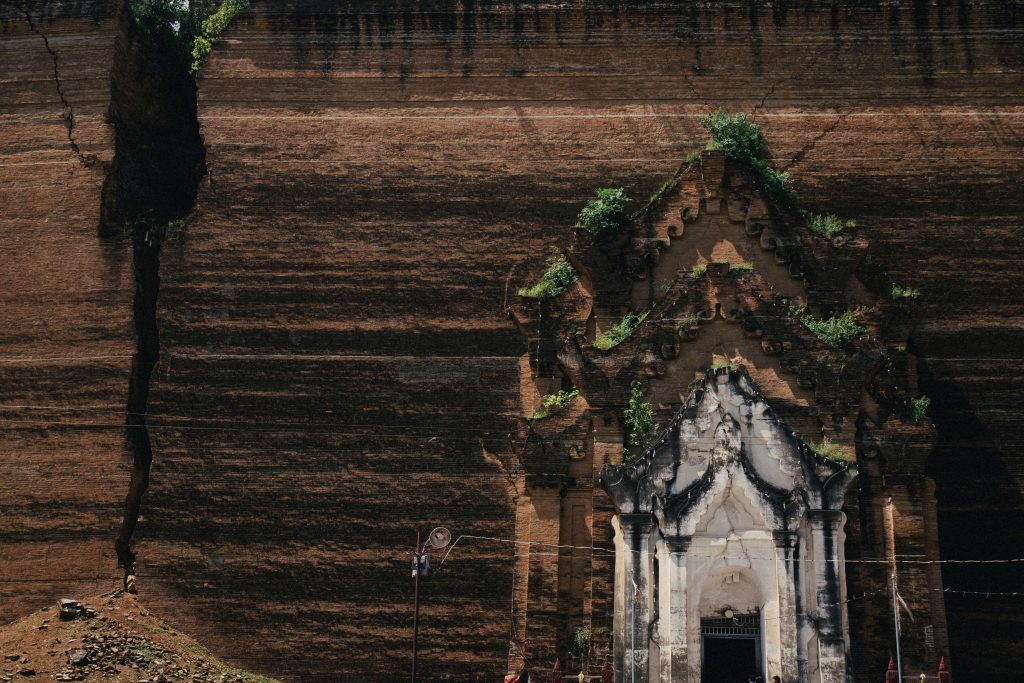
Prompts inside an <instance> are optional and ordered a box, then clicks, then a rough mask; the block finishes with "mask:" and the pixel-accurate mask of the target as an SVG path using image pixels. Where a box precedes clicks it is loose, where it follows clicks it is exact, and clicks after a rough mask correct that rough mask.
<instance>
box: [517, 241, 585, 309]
mask: <svg viewBox="0 0 1024 683" xmlns="http://www.w3.org/2000/svg"><path fill="white" fill-rule="evenodd" d="M547 266H548V267H547V270H545V271H544V274H543V275H541V276H540V280H538V281H537V284H535V285H533V286H532V287H523V288H521V289H520V290H519V296H526V297H530V298H533V299H550V298H551V297H553V296H558V295H559V294H561V293H563V292H565V291H566V290H567V289H569V288H570V287H572V286H573V285H574V284H576V281H577V280H579V279H580V275H579V273H577V272H576V269H575V268H573V267H572V264H571V263H569V259H567V258H566V257H565V254H563V253H561V252H560V251H559V250H558V249H557V248H556V249H553V250H552V253H551V256H549V257H548V260H547Z"/></svg>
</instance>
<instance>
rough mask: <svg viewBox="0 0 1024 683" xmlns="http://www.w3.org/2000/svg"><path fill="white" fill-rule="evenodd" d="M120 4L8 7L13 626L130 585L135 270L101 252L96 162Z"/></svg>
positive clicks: (5, 515) (5, 291) (105, 131)
mask: <svg viewBox="0 0 1024 683" xmlns="http://www.w3.org/2000/svg"><path fill="white" fill-rule="evenodd" d="M114 6H115V3H113V2H99V1H97V2H80V3H41V2H37V3H32V2H22V3H8V2H0V43H2V45H0V74H3V76H2V79H0V207H3V208H2V210H0V405H2V407H0V482H2V483H0V621H2V622H7V621H10V620H12V619H14V618H15V617H16V616H18V615H20V614H23V613H24V612H25V611H27V610H29V609H32V608H35V607H38V606H39V605H40V603H46V602H49V601H50V598H51V597H52V596H53V595H54V594H56V593H60V594H64V593H65V592H76V593H79V594H82V593H94V592H99V591H100V590H106V589H108V588H109V587H111V586H113V585H116V583H115V582H116V581H117V570H116V568H115V566H114V564H115V563H114V559H113V558H114V553H113V546H112V544H111V542H110V539H111V538H112V537H113V536H112V535H113V534H114V533H115V532H116V528H117V523H118V520H119V518H120V514H121V511H120V502H121V500H122V499H123V496H124V480H123V474H124V472H123V469H122V466H121V463H122V444H123V441H124V429H123V424H124V400H125V390H126V386H127V381H128V362H129V359H130V356H131V353H132V350H133V348H134V343H133V339H132V333H131V327H130V320H131V293H132V280H131V278H132V274H131V258H130V256H129V255H128V254H127V253H126V252H125V251H124V250H123V248H122V245H120V244H118V243H116V240H115V241H113V242H101V241H100V240H98V239H97V238H96V220H97V217H98V214H99V204H98V203H97V197H98V196H99V191H100V186H101V184H102V182H103V169H102V167H101V165H100V164H99V163H92V162H91V159H89V156H95V157H97V161H98V162H102V161H106V160H109V159H110V158H111V157H112V156H113V137H112V135H111V131H110V130H109V128H108V126H107V125H106V123H105V122H104V117H103V115H104V112H105V110H106V107H107V103H108V101H109V76H108V72H109V69H110V60H111V58H112V56H113V51H112V46H113V39H114V21H113V18H112V15H113V10H114ZM21 8H24V10H26V11H28V13H29V17H31V23H30V22H29V21H28V20H26V17H25V13H24V11H22V9H21ZM44 38H45V39H44ZM55 60H56V62H55ZM55 63H56V68H57V72H56V77H55V73H54V67H55ZM62 97H63V99H64V102H66V103H67V104H68V105H70V108H71V109H70V110H67V109H65V106H64V102H62ZM69 112H73V117H74V118H73V121H74V126H73V129H72V138H73V140H74V141H75V144H76V145H77V146H78V148H79V153H76V152H75V150H74V149H73V148H72V146H71V144H70V142H69V139H68V127H67V118H66V115H67V114H68V113H69ZM80 155H82V156H85V159H83V158H82V156H80ZM83 161H85V162H86V163H83ZM86 164H89V165H86Z"/></svg>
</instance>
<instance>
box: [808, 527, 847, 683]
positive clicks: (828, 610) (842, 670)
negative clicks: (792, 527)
mask: <svg viewBox="0 0 1024 683" xmlns="http://www.w3.org/2000/svg"><path fill="white" fill-rule="evenodd" d="M807 517H808V519H809V521H810V524H811V537H812V539H813V540H812V543H811V545H812V547H813V553H814V554H813V557H811V558H810V559H811V560H812V561H811V563H810V564H811V571H812V572H813V573H812V577H813V579H814V580H813V582H812V585H814V587H815V591H814V592H815V604H816V608H817V610H816V611H817V620H816V630H817V633H818V668H819V674H820V682H821V683H845V681H846V640H845V638H844V634H843V618H842V610H841V606H840V600H841V597H842V592H841V591H840V583H841V582H842V581H843V580H844V575H845V572H844V571H843V567H842V566H841V564H840V560H841V558H842V552H841V549H840V548H839V538H840V535H839V525H840V524H841V523H842V519H843V513H842V511H840V510H808V511H807Z"/></svg>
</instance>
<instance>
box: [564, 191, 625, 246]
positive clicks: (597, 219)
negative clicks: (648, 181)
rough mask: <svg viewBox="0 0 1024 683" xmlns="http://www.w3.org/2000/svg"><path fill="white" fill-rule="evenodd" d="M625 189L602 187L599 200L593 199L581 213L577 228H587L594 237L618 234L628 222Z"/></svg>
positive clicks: (598, 192)
mask: <svg viewBox="0 0 1024 683" xmlns="http://www.w3.org/2000/svg"><path fill="white" fill-rule="evenodd" d="M628 202H629V198H628V197H626V190H625V188H621V187H617V188H612V187H602V188H601V189H599V190H598V191H597V199H591V200H590V201H589V202H587V205H586V206H584V207H583V210H582V211H580V215H579V217H578V218H577V220H576V226H577V227H580V228H586V229H587V230H589V231H590V232H591V234H593V235H594V237H606V236H608V235H612V234H614V233H617V232H618V231H619V230H620V229H621V228H622V226H623V224H625V222H626V204H627V203H628Z"/></svg>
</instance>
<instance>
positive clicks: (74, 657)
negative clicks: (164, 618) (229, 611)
mask: <svg viewBox="0 0 1024 683" xmlns="http://www.w3.org/2000/svg"><path fill="white" fill-rule="evenodd" d="M57 608H58V612H57V613H58V615H59V617H60V620H61V621H63V622H68V621H84V622H87V623H84V624H79V625H78V628H74V629H60V630H58V628H57V627H56V626H54V628H52V629H51V624H50V620H49V619H43V620H42V621H41V622H40V623H39V624H38V625H37V626H34V627H33V629H34V630H36V631H50V632H51V634H52V635H54V636H64V637H63V639H62V638H61V637H54V638H52V640H50V639H49V637H48V640H49V642H47V645H48V646H49V648H50V649H49V650H48V651H47V652H46V654H47V655H48V656H49V657H51V658H53V657H60V658H61V659H62V660H63V661H64V664H63V668H62V669H61V670H60V671H58V672H57V673H55V674H53V678H54V679H55V680H57V681H103V680H108V681H109V680H115V681H127V680H130V681H134V682H136V683H252V681H253V677H252V676H250V675H243V674H242V673H236V672H234V671H230V670H227V669H226V668H225V666H224V665H223V664H222V663H220V662H218V661H216V660H214V661H206V660H207V659H213V658H212V657H210V656H209V655H208V653H206V651H205V650H203V649H202V648H199V647H189V648H188V650H189V651H188V652H179V651H175V650H170V649H167V648H166V647H163V646H161V645H160V644H159V643H157V642H155V641H154V640H153V639H151V638H148V637H146V636H145V635H141V634H139V633H138V632H135V626H139V627H141V628H142V629H144V630H148V631H156V630H157V629H155V628H154V627H153V626H151V625H149V624H147V623H146V622H145V621H144V620H139V621H138V622H136V623H134V624H131V625H128V626H126V625H125V624H124V623H122V622H120V621H118V620H117V619H115V618H113V615H112V616H107V615H106V614H104V613H103V612H102V611H100V612H99V613H97V611H96V610H93V609H90V608H89V607H86V606H84V605H82V604H81V603H79V602H77V601H75V600H68V599H64V600H61V601H60V602H59V603H58V605H57ZM108 609H109V608H108ZM138 614H139V615H146V612H145V611H140V612H139V613H138ZM127 621H133V618H132V617H128V618H127ZM159 629H160V630H162V631H167V632H168V633H170V632H171V631H170V629H169V628H167V627H166V626H163V625H161V626H160V627H159ZM69 635H74V636H76V637H68V636H69ZM190 653H191V654H190ZM51 663H52V659H51ZM0 664H8V665H13V667H14V668H13V670H11V669H8V670H7V671H3V670H0V683H20V681H26V683H28V681H29V680H32V679H33V678H34V677H35V676H36V675H37V674H38V671H37V667H38V665H37V666H33V665H32V664H31V663H30V662H29V658H28V656H26V655H24V654H20V653H8V654H5V655H4V659H3V660H2V661H0ZM5 668H6V667H5ZM44 668H45V667H44ZM51 671H52V668H51Z"/></svg>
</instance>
